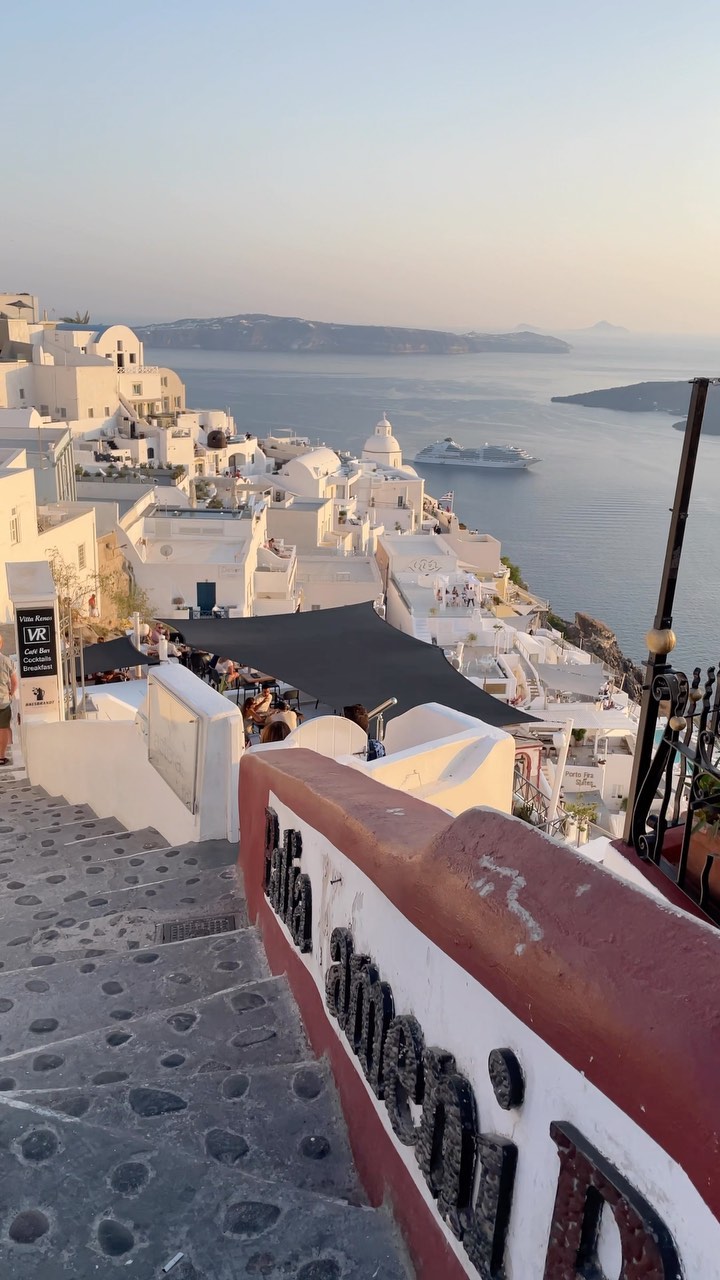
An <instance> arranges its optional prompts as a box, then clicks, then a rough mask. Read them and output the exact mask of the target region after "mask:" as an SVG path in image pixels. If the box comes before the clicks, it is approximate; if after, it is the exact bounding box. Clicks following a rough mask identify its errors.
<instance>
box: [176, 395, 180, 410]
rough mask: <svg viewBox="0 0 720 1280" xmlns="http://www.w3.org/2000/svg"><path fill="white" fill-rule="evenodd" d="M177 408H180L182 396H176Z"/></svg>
mask: <svg viewBox="0 0 720 1280" xmlns="http://www.w3.org/2000/svg"><path fill="white" fill-rule="evenodd" d="M175 408H176V409H179V408H180V396H176V397H175Z"/></svg>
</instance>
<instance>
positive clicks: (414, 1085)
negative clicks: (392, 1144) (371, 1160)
mask: <svg viewBox="0 0 720 1280" xmlns="http://www.w3.org/2000/svg"><path fill="white" fill-rule="evenodd" d="M424 1053H425V1039H424V1037H423V1033H422V1027H421V1026H420V1023H419V1022H418V1020H417V1018H413V1017H412V1015H410V1014H403V1015H402V1016H401V1017H398V1018H393V1020H392V1022H391V1023H390V1026H389V1027H388V1031H387V1036H386V1037H385V1049H384V1051H383V1082H384V1093H385V1106H386V1107H387V1113H388V1117H389V1120H390V1123H391V1125H392V1127H393V1131H394V1132H395V1134H396V1135H397V1137H398V1138H399V1139H400V1141H401V1142H402V1143H404V1145H405V1146H406V1147H412V1146H414V1144H415V1143H416V1142H417V1140H418V1136H419V1134H420V1129H419V1127H418V1126H416V1125H415V1123H414V1122H413V1117H412V1111H411V1110H410V1103H411V1102H414V1103H415V1104H416V1105H417V1106H419V1105H420V1104H421V1103H422V1100H423V1097H424V1095H425V1070H424V1065H423V1057H424Z"/></svg>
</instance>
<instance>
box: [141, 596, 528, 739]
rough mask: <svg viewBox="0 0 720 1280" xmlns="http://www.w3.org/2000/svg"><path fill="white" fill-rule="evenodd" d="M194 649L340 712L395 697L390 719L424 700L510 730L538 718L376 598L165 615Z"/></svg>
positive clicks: (370, 706)
mask: <svg viewBox="0 0 720 1280" xmlns="http://www.w3.org/2000/svg"><path fill="white" fill-rule="evenodd" d="M165 621H166V622H167V624H168V626H170V627H173V628H174V629H176V630H177V631H179V633H180V635H181V636H182V638H183V639H184V640H185V642H186V643H187V644H189V645H190V646H191V647H192V648H194V649H203V650H205V651H206V652H208V653H216V654H218V655H219V656H220V657H221V658H231V659H232V660H233V661H234V662H237V663H239V664H241V665H244V666H251V667H256V668H257V669H258V670H260V671H266V672H269V673H270V674H271V675H274V676H277V678H278V679H279V680H283V681H284V682H286V683H287V684H289V685H293V686H295V687H297V688H298V689H302V690H303V692H304V693H309V694H312V695H313V697H315V698H318V699H319V701H320V702H324V703H325V704H326V706H329V707H333V708H335V709H336V710H339V709H341V708H342V707H344V706H348V705H349V704H351V703H357V702H360V703H362V704H363V705H364V706H365V707H366V708H367V709H368V711H372V710H373V708H374V707H377V706H379V705H380V704H381V703H382V702H384V701H385V700H386V699H387V698H397V700H398V704H397V706H396V707H393V708H391V709H390V710H389V711H388V712H387V713H386V718H390V717H392V716H393V715H401V714H402V713H403V712H404V711H409V710H410V708H411V707H417V706H419V705H420V704H421V703H424V702H440V703H442V704H443V705H444V706H446V707H452V708H453V710H455V711H462V712H464V713H465V715H470V716H475V717H476V718H477V719H478V720H483V721H484V722H485V723H486V724H491V725H495V726H496V727H507V726H510V725H516V724H526V723H528V722H529V721H532V720H534V719H535V717H534V716H531V715H528V713H527V712H526V711H518V710H516V708H515V707H509V706H507V704H506V703H504V702H500V701H499V699H498V698H493V697H492V696H491V695H490V694H489V693H485V692H484V691H483V690H482V689H478V688H476V686H475V685H473V684H471V682H470V681H469V680H466V679H465V677H464V676H462V675H460V673H459V672H458V671H456V670H455V668H454V667H452V666H451V665H450V663H449V662H448V661H447V659H446V657H445V655H444V653H443V651H442V649H439V648H438V647H437V646H436V645H431V644H426V643H425V642H424V641H423V640H416V639H415V637H414V636H407V635H405V634H404V633H403V632H402V631H398V630H396V628H395V627H391V626H390V625H389V624H388V623H387V622H384V621H383V620H382V618H380V617H379V616H378V614H377V613H376V612H375V609H374V607H373V605H372V604H371V603H366V604H352V605H346V606H345V607H344V608H342V609H318V610H311V611H310V612H308V613H292V614H287V613H285V614H276V615H274V616H271V617H265V618H196V619H192V620H188V621H187V622H185V621H184V620H183V621H182V622H179V621H178V619H177V618H174V619H173V618H168V619H165Z"/></svg>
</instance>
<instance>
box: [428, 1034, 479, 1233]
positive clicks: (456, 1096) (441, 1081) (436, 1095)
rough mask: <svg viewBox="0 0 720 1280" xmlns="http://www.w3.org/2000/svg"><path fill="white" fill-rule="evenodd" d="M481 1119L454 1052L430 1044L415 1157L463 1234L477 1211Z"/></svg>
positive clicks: (446, 1215)
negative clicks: (475, 1196)
mask: <svg viewBox="0 0 720 1280" xmlns="http://www.w3.org/2000/svg"><path fill="white" fill-rule="evenodd" d="M477 1138H478V1119H477V1108H476V1105H475V1094H474V1093H473V1088H472V1085H471V1084H470V1081H469V1080H467V1079H466V1078H465V1076H463V1075H461V1074H460V1073H459V1072H458V1071H457V1070H456V1067H455V1059H454V1057H453V1055H452V1054H451V1053H446V1052H445V1051H444V1050H443V1049H426V1050H425V1097H424V1099H423V1113H422V1120H421V1122H420V1135H419V1137H418V1140H417V1143H416V1145H415V1158H416V1160H417V1162H418V1164H419V1166H420V1169H421V1170H422V1173H423V1176H424V1178H425V1181H426V1182H427V1184H428V1186H429V1188H430V1190H431V1191H432V1194H433V1195H434V1196H436V1197H437V1202H438V1210H439V1212H440V1214H441V1216H442V1217H443V1218H444V1219H445V1221H446V1222H447V1224H448V1226H449V1227H450V1230H451V1231H452V1232H453V1235H456V1236H457V1237H458V1239H461V1238H462V1235H463V1232H464V1231H465V1229H466V1228H467V1227H468V1226H469V1224H470V1219H471V1214H472V1194H473V1180H474V1175H475V1156H476V1151H477Z"/></svg>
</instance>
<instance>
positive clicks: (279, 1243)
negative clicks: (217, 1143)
mask: <svg viewBox="0 0 720 1280" xmlns="http://www.w3.org/2000/svg"><path fill="white" fill-rule="evenodd" d="M241 1159H242V1158H240V1161H241ZM0 1177H1V1178H2V1185H3V1202H2V1206H1V1208H0V1258H1V1259H2V1262H3V1264H4V1269H5V1270H6V1271H7V1274H8V1275H9V1276H10V1275H17V1276H22V1277H23V1280H90V1277H96V1276H99V1275H102V1276H111V1275H113V1274H114V1270H113V1267H114V1266H115V1265H117V1266H125V1265H126V1264H127V1263H130V1264H132V1272H130V1270H128V1274H137V1275H138V1276H143V1277H148V1278H152V1277H155V1276H158V1277H159V1276H160V1275H161V1268H162V1267H163V1266H164V1265H165V1263H167V1262H168V1261H169V1260H170V1259H171V1258H172V1257H174V1256H175V1255H176V1254H177V1253H179V1252H180V1253H183V1254H184V1255H185V1256H184V1258H183V1261H182V1264H179V1265H178V1267H177V1268H175V1269H174V1275H175V1277H177V1276H178V1275H179V1276H181V1277H184V1280H238V1278H239V1277H240V1276H263V1275H264V1276H271V1277H278V1278H280V1277H283V1278H286V1280H301V1278H303V1271H304V1272H305V1276H304V1278H303V1280H308V1278H310V1280H317V1277H322V1280H326V1277H328V1278H329V1277H332V1280H336V1278H337V1280H370V1278H371V1277H372V1280H404V1278H405V1280H408V1278H409V1276H410V1274H411V1273H410V1271H409V1270H408V1269H407V1267H406V1262H405V1259H404V1255H403V1253H402V1250H401V1248H400V1246H399V1244H398V1241H397V1237H396V1234H395V1231H394V1229H393V1227H392V1224H391V1222H390V1220H389V1219H388V1218H387V1217H386V1216H385V1214H383V1213H382V1212H378V1211H373V1210H370V1209H367V1208H365V1207H362V1206H354V1205H350V1204H347V1203H343V1202H342V1201H340V1200H337V1199H333V1198H331V1197H328V1196H324V1195H318V1194H316V1193H313V1192H310V1191H305V1190H303V1189H301V1188H296V1187H293V1186H291V1185H290V1184H289V1183H282V1182H278V1181H277V1180H276V1179H273V1178H268V1179H262V1178H257V1177H254V1176H249V1175H248V1174H246V1173H245V1172H244V1171H243V1170H242V1169H241V1167H240V1162H238V1164H235V1165H228V1164H226V1163H223V1161H221V1160H216V1159H214V1158H207V1155H205V1156H204V1157H203V1158H202V1159H198V1160H193V1159H192V1158H190V1157H188V1156H187V1155H185V1154H184V1152H183V1151H181V1150H178V1149H176V1148H174V1147H172V1146H166V1145H165V1144H164V1143H163V1141H162V1139H161V1138H160V1137H159V1135H158V1137H157V1139H156V1140H154V1141H150V1142H143V1141H140V1140H138V1138H137V1135H136V1134H129V1135H128V1134H122V1133H120V1132H117V1131H113V1130H109V1129H104V1128H102V1127H95V1126H93V1125H92V1124H87V1123H85V1122H84V1121H83V1120H81V1121H80V1122H78V1121H77V1120H72V1119H68V1118H66V1117H63V1116H60V1115H58V1116H53V1117H52V1118H48V1116H47V1115H46V1114H45V1113H42V1112H40V1111H35V1110H33V1109H32V1108H30V1107H28V1108H25V1107H19V1106H15V1107H11V1106H8V1105H3V1103H2V1102H1V1101H0ZM321 1263H324V1264H325V1266H324V1267H323V1268H322V1269H320V1264H321ZM333 1263H334V1264H335V1267H334V1268H333V1267H332V1265H331V1264H333ZM180 1265H182V1270H181V1269H180ZM170 1274H171V1275H172V1274H173V1273H170Z"/></svg>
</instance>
